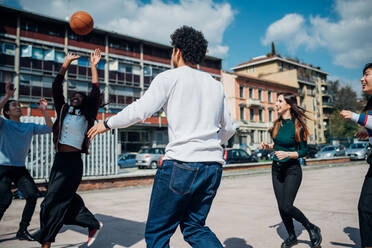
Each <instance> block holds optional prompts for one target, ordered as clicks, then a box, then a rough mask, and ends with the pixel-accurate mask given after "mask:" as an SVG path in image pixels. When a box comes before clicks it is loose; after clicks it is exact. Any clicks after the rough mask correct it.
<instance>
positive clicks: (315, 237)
mask: <svg viewBox="0 0 372 248" xmlns="http://www.w3.org/2000/svg"><path fill="white" fill-rule="evenodd" d="M308 232H309V236H310V241H311V248H319V247H320V244H321V243H322V235H321V233H320V228H319V227H317V226H316V225H313V224H311V227H310V228H309V230H308Z"/></svg>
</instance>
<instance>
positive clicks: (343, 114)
mask: <svg viewBox="0 0 372 248" xmlns="http://www.w3.org/2000/svg"><path fill="white" fill-rule="evenodd" d="M340 115H341V117H342V118H344V119H345V120H350V119H351V117H353V112H351V111H350V110H342V111H341V112H340Z"/></svg>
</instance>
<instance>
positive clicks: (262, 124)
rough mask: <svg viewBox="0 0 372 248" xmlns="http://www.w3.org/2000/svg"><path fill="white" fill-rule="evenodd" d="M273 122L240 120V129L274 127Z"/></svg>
mask: <svg viewBox="0 0 372 248" xmlns="http://www.w3.org/2000/svg"><path fill="white" fill-rule="evenodd" d="M272 125H273V124H272V122H255V121H242V122H240V128H239V129H247V128H248V129H250V128H262V129H269V128H271V127H272Z"/></svg>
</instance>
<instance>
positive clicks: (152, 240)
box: [145, 160, 223, 248]
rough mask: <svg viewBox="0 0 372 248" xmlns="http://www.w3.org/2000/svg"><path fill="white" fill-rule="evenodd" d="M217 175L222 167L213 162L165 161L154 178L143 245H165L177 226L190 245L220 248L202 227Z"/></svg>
mask: <svg viewBox="0 0 372 248" xmlns="http://www.w3.org/2000/svg"><path fill="white" fill-rule="evenodd" d="M221 176H222V166H221V164H219V163H216V162H208V163H205V162H204V163H202V162H199V163H186V162H180V161H174V160H165V161H164V162H163V165H162V166H161V167H160V168H159V169H158V171H157V173H156V175H155V178H154V185H153V188H152V194H151V200H150V208H149V215H148V218H147V223H146V231H145V239H146V244H147V248H168V247H169V240H170V238H171V236H172V235H173V233H174V232H175V231H176V229H177V226H178V225H180V228H181V231H182V234H183V237H184V239H185V241H186V242H188V243H189V244H190V245H191V246H192V247H198V248H204V247H205V248H210V247H214V248H219V247H221V248H223V246H222V244H221V243H220V241H219V240H218V238H217V237H216V235H215V234H214V233H213V232H212V231H211V230H210V229H209V228H208V227H206V226H205V220H206V219H207V216H208V213H209V210H210V208H211V205H212V201H213V199H214V197H215V196H216V192H217V189H218V187H219V185H220V182H221Z"/></svg>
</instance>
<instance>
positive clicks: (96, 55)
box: [88, 49, 101, 118]
mask: <svg viewBox="0 0 372 248" xmlns="http://www.w3.org/2000/svg"><path fill="white" fill-rule="evenodd" d="M100 60H101V50H100V49H95V50H94V52H92V53H91V54H90V66H91V71H92V90H91V91H90V93H89V96H88V101H89V115H91V117H92V118H95V117H96V116H97V112H98V109H99V105H100V96H101V95H100V90H99V82H98V72H97V65H98V63H99V61H100Z"/></svg>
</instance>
